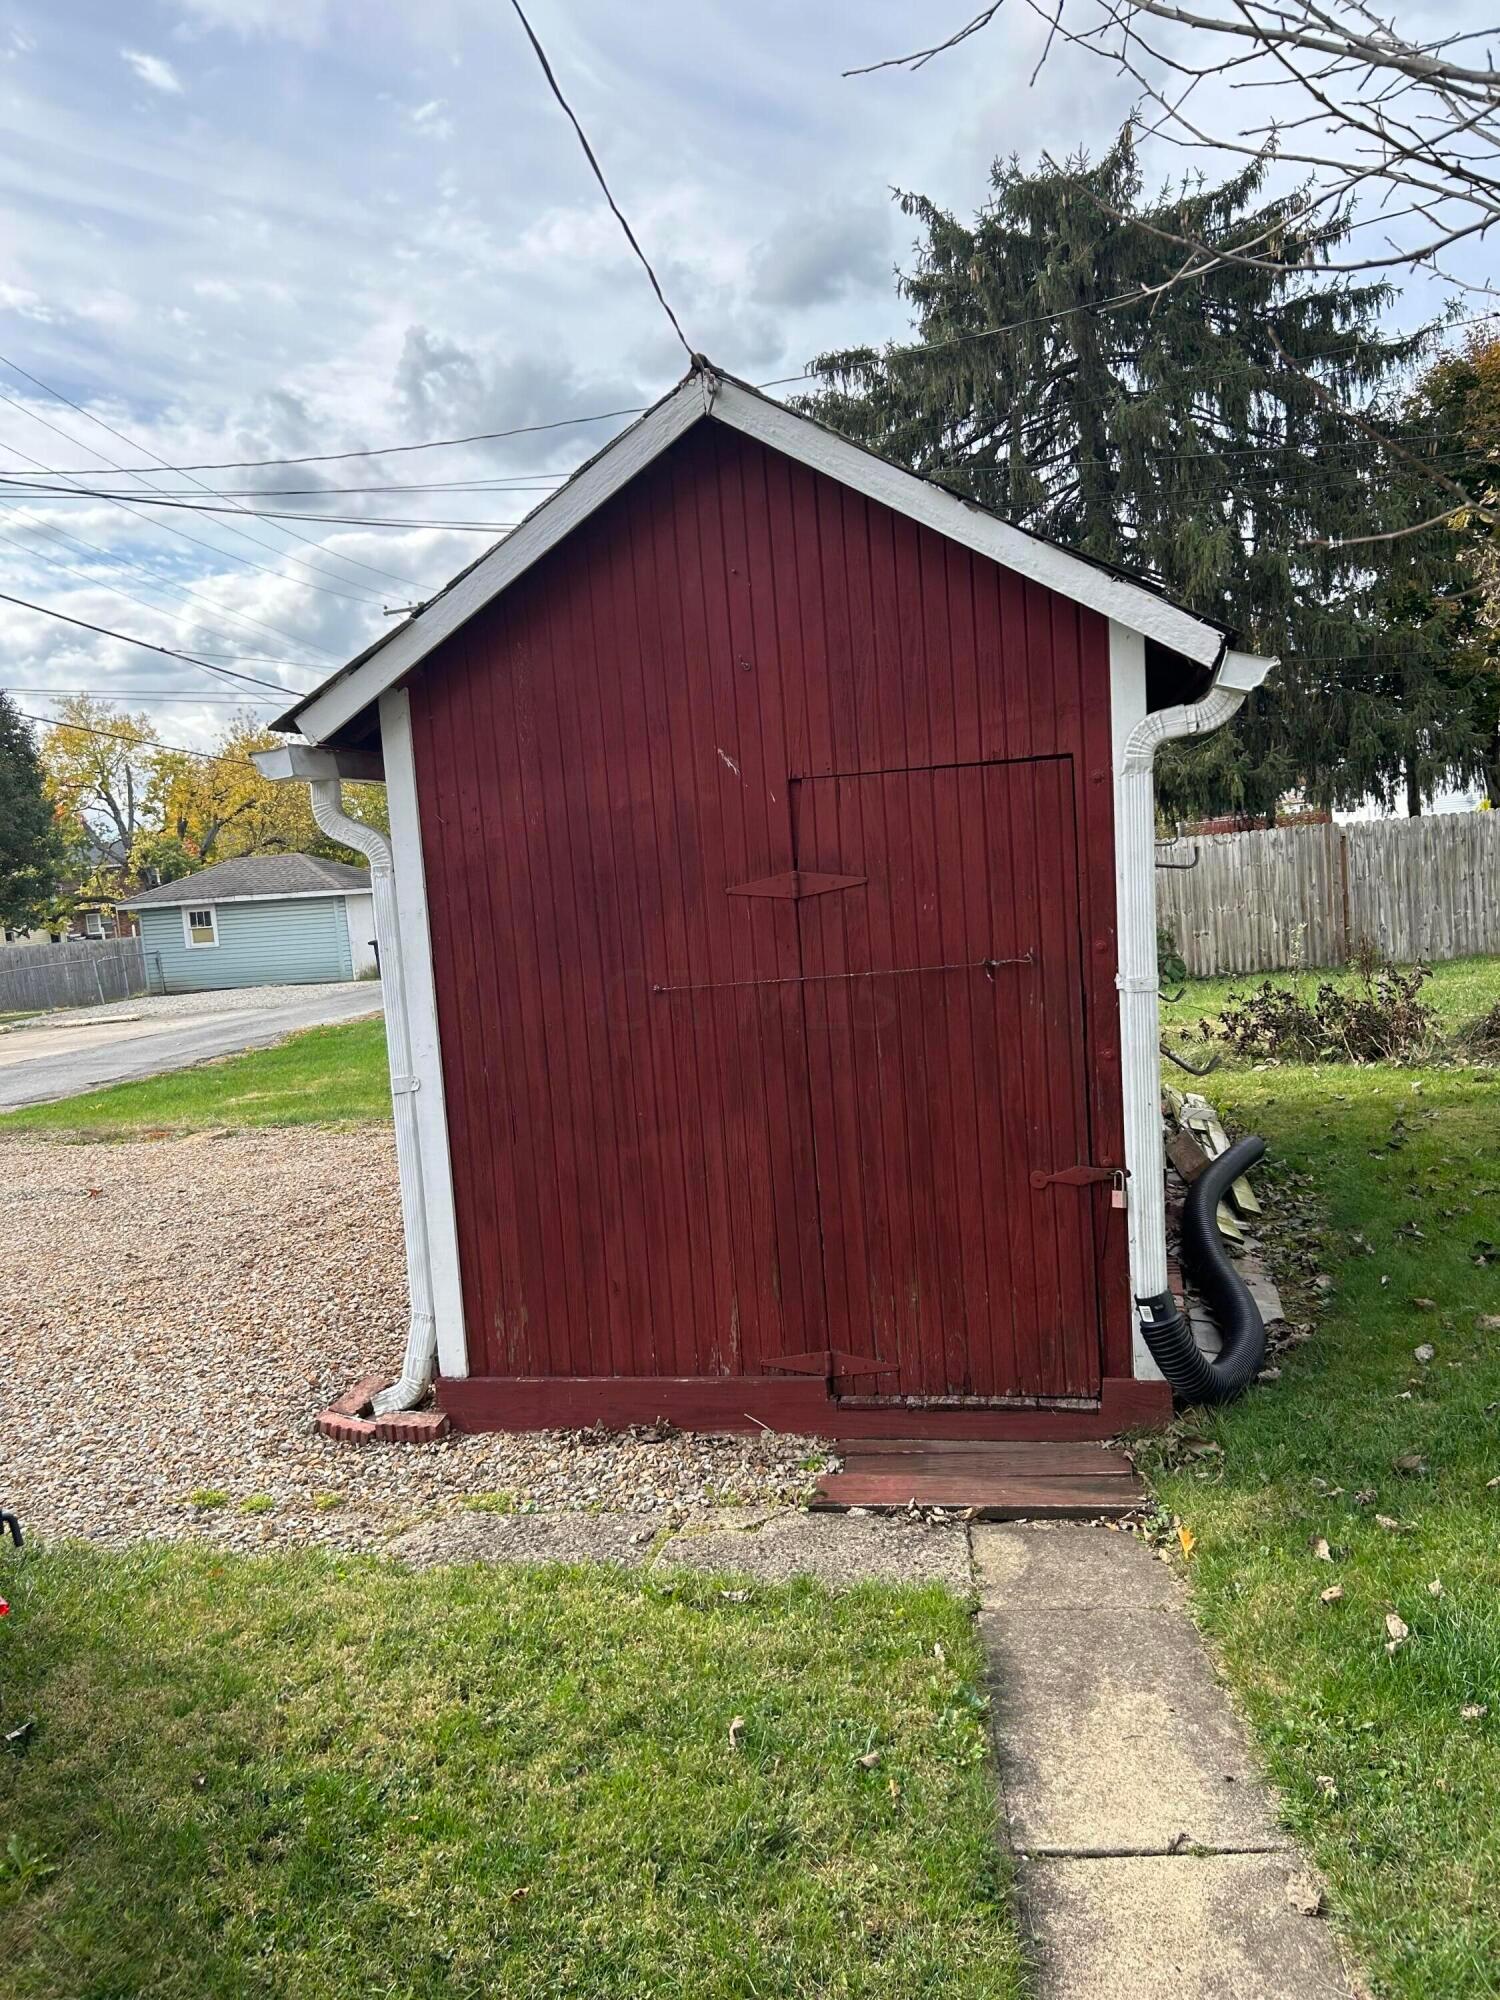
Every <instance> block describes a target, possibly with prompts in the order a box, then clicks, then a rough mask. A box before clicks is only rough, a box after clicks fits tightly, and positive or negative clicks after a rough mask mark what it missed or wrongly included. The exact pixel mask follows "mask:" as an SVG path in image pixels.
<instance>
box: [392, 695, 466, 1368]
mask: <svg viewBox="0 0 1500 2000" xmlns="http://www.w3.org/2000/svg"><path fill="white" fill-rule="evenodd" d="M380 734H381V741H382V743H383V745H384V750H385V795H386V806H387V809H388V811H389V814H390V823H391V852H392V856H393V859H394V861H395V866H396V910H397V918H398V923H399V932H400V939H399V949H400V952H401V961H402V969H403V972H404V975H405V984H406V1015H407V1032H408V1036H409V1043H410V1055H411V1071H412V1077H413V1080H414V1081H415V1083H416V1085H417V1091H416V1122H417V1140H418V1145H419V1147H420V1150H421V1155H422V1186H423V1191H424V1194H425V1198H426V1204H427V1255H428V1259H429V1261H430V1265H431V1272H432V1308H433V1313H434V1315H435V1317H436V1320H437V1354H438V1366H439V1367H440V1368H441V1370H442V1372H443V1374H444V1375H454V1376H457V1375H467V1374H468V1372H469V1348H468V1340H467V1336H466V1334H465V1330H464V1294H463V1282H462V1279H461V1277H460V1275H459V1267H458V1219H457V1214H456V1211H455V1208H454V1202H453V1164H452V1155H451V1153H450V1151H449V1145H448V1112H447V1102H446V1099H445V1097H444V1094H443V1063H442V1053H441V1049H440V1047H439V1043H438V1019H437V989H436V986H435V984H434V981H433V976H432V937H431V933H430V930H429V928H428V919H427V877H426V873H425V871H424V869H423V864H422V827H421V821H420V819H419V818H418V814H417V774H416V766H415V764H414V762H413V757H412V740H411V708H410V704H409V703H408V700H407V695H406V690H405V688H392V689H390V690H389V691H388V692H387V693H386V694H383V695H382V696H381V698H380ZM381 949H382V951H383V950H384V945H383V944H382V946H381Z"/></svg>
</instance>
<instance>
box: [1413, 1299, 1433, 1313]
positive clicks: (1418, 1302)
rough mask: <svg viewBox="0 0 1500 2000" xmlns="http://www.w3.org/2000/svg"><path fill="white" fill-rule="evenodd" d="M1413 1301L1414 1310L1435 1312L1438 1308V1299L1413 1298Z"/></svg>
mask: <svg viewBox="0 0 1500 2000" xmlns="http://www.w3.org/2000/svg"><path fill="white" fill-rule="evenodd" d="M1411 1303H1412V1310H1413V1312H1419V1313H1435V1312H1436V1311H1437V1309H1438V1302H1437V1300H1436V1299H1413V1300H1412V1302H1411Z"/></svg>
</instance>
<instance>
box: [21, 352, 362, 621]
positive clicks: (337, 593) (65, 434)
mask: <svg viewBox="0 0 1500 2000" xmlns="http://www.w3.org/2000/svg"><path fill="white" fill-rule="evenodd" d="M0 403H6V404H8V405H9V406H10V408H11V409H13V410H19V411H20V412H21V414H22V416H23V417H29V418H30V420H31V422H32V423H34V424H40V425H41V427H42V429H43V430H47V431H51V432H53V434H54V435H55V436H57V437H60V438H66V439H67V441H68V443H69V444H83V440H82V438H78V437H75V436H74V435H73V433H72V432H71V431H65V430H64V429H63V427H62V425H61V424H54V423H52V422H51V421H50V420H49V419H48V418H46V417H42V416H38V415H37V413H36V411H35V410H33V409H30V408H29V407H28V406H27V405H26V404H25V403H22V402H20V401H18V400H17V398H16V397H14V396H7V395H6V394H5V393H4V392H3V391H0ZM83 448H84V450H85V451H87V450H89V448H90V447H89V446H88V445H83ZM8 449H10V450H11V451H13V452H15V453H16V456H17V457H18V458H27V457H29V454H28V453H26V452H23V451H21V450H20V448H19V446H16V445H11V446H9V447H8ZM95 456H96V457H98V458H102V459H103V460H104V464H103V465H97V466H95V468H94V470H93V472H92V474H88V473H85V474H83V475H81V476H82V477H84V478H90V477H91V478H93V479H94V480H96V481H97V480H99V479H101V478H102V477H103V475H104V473H105V471H106V469H108V470H110V471H113V470H114V467H115V462H114V460H113V459H112V458H110V457H109V455H108V454H107V453H106V452H102V451H101V452H96V453H95ZM31 463H32V464H33V465H38V464H39V463H40V461H39V460H37V459H32V460H31ZM41 469H42V470H43V471H45V470H46V467H45V466H43V467H42V468H41ZM69 477H70V480H71V481H72V484H73V485H75V486H76V485H77V480H76V479H75V478H73V476H72V475H71V474H70V475H69ZM131 477H132V478H134V479H139V480H142V481H148V479H149V476H148V475H147V474H146V473H144V472H137V473H133V474H132V475H131ZM78 490H79V491H82V490H83V489H82V488H79V489H78ZM148 497H149V496H148V495H147V494H145V493H134V492H132V493H129V494H125V495H121V496H119V497H117V498H115V499H114V502H113V504H114V505H115V506H117V507H123V508H124V509H125V510H126V511H127V512H129V511H130V510H131V509H132V508H133V507H139V506H143V505H144V504H145V502H146V500H147V498H148ZM225 526H226V528H227V529H228V532H229V533H230V534H231V535H238V536H239V538H240V540H241V541H242V542H248V543H249V544H250V545H251V547H252V548H258V549H268V550H269V551H270V553H271V554H272V555H273V556H282V557H283V558H284V560H286V561H287V562H302V561H303V558H302V557H301V556H290V555H287V554H286V552H285V551H284V550H282V549H278V548H277V546H276V544H275V543H274V542H264V541H261V540H260V538H259V537H258V536H256V535H247V534H246V533H245V531H244V529H243V528H235V527H231V526H229V524H228V523H227V522H226V523H225ZM172 532H173V533H174V534H176V533H180V532H181V530H178V529H174V530H173V531H172ZM186 539H187V540H189V541H192V540H194V539H195V537H193V536H191V535H189V536H187V537H186ZM198 546H199V547H200V548H203V549H208V550H210V551H211V553H212V554H214V555H216V556H218V557H219V558H220V559H221V560H222V559H223V558H224V557H225V556H231V557H232V556H233V551H232V550H230V549H222V548H219V547H217V546H216V545H215V544H214V543H213V542H199V543H198ZM238 560H239V561H240V562H251V558H250V557H248V556H240V557H239V558H238ZM304 566H305V567H311V565H310V564H307V565H304ZM252 567H253V568H255V569H264V570H266V572H267V574H268V575H270V576H274V577H277V578H279V579H280V581H281V582H282V583H300V584H301V585H302V587H303V589H304V590H321V591H323V592H324V593H325V594H326V595H327V596H329V597H343V598H347V599H348V600H349V602H350V603H351V604H357V603H359V602H361V600H360V599H359V598H356V597H355V596H353V594H352V590H353V589H362V590H364V591H365V593H366V595H367V596H370V595H372V593H371V592H370V589H369V585H368V584H363V585H358V584H353V583H352V579H351V578H349V577H340V578H339V579H338V580H339V582H340V583H345V584H351V589H350V590H335V589H333V587H332V586H331V585H329V584H326V583H308V582H307V581H306V580H305V579H303V578H302V577H288V576H286V575H285V574H284V573H283V572H282V571H280V570H274V569H269V568H268V566H267V565H266V564H265V563H252Z"/></svg>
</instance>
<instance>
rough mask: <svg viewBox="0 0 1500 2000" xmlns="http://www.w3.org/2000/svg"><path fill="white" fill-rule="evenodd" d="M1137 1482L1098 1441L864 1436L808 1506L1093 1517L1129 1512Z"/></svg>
mask: <svg viewBox="0 0 1500 2000" xmlns="http://www.w3.org/2000/svg"><path fill="white" fill-rule="evenodd" d="M1145 1497H1146V1495H1145V1488H1144V1487H1143V1486H1142V1485H1141V1482H1140V1481H1139V1479H1137V1477H1136V1475H1135V1471H1134V1469H1133V1467H1132V1466H1131V1464H1130V1461H1129V1460H1128V1459H1127V1458H1126V1457H1125V1456H1124V1454H1123V1453H1121V1452H1117V1451H1109V1450H1106V1449H1105V1448H1104V1447H1103V1446H1100V1445H1051V1444H983V1443H967V1442H964V1443H960V1442H957V1441H953V1442H943V1443H938V1444H934V1443H931V1442H928V1441H926V1440H922V1441H913V1442H910V1443H908V1442H906V1441H905V1440H902V1439H886V1438H882V1439H878V1440H877V1439H871V1440H868V1441H861V1443H860V1444H858V1445H857V1446H852V1447H851V1448H850V1449H849V1451H847V1452H846V1453H845V1456H844V1468H843V1470H842V1472H834V1473H828V1474H825V1475H824V1477H823V1478H822V1479H821V1480H820V1481H819V1482H818V1490H817V1494H816V1497H815V1498H814V1500H813V1502H812V1504H813V1506H814V1507H815V1508H849V1507H869V1508H872V1509H876V1510H882V1509H883V1510H886V1511H889V1512H899V1511H901V1510H902V1509H904V1508H907V1507H910V1506H912V1505H913V1504H915V1505H916V1506H918V1507H951V1508H954V1509H955V1510H958V1511H961V1512H964V1513H971V1514H972V1515H973V1516H974V1518H976V1519H978V1520H986V1521H1013V1520H1022V1519H1024V1520H1059V1521H1076V1520H1097V1519H1098V1518H1100V1517H1101V1516H1107V1517H1109V1518H1111V1519H1117V1518H1119V1517H1120V1516H1121V1515H1124V1514H1129V1513H1132V1512H1134V1510H1135V1509H1136V1508H1137V1507H1139V1506H1140V1505H1141V1504H1142V1503H1143V1502H1144V1500H1145Z"/></svg>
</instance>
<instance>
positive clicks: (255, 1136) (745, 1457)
mask: <svg viewBox="0 0 1500 2000" xmlns="http://www.w3.org/2000/svg"><path fill="white" fill-rule="evenodd" d="M405 1315H406V1285H405V1276H404V1272H403V1268H402V1255H401V1228H400V1217H399V1212H398V1207H397V1198H396V1166H395V1150H394V1146H393V1143H392V1140H391V1136H390V1134H389V1132H388V1131H386V1130H384V1129H379V1130H370V1129H363V1130H360V1131H356V1132H347V1131H345V1132H333V1131H319V1130H316V1129H299V1130H290V1131H269V1132H257V1133H242V1134H232V1135H230V1134H225V1135H215V1134H200V1135H197V1136H194V1137H191V1138H185V1139H170V1140H160V1141H139V1142H129V1143H120V1144H107V1145H106V1144H98V1145H88V1144H78V1143H66V1142H59V1141H50V1140H49V1141H41V1140H30V1139H19V1138H18V1139H9V1140H0V1356H3V1361H4V1375H3V1384H4V1386H3V1389H0V1505H5V1506H8V1507H13V1508H14V1509H15V1510H16V1511H17V1512H18V1513H19V1514H20V1516H21V1519H22V1521H23V1523H24V1525H25V1526H26V1527H27V1528H28V1529H29V1530H31V1531H32V1532H34V1533H35V1535H36V1536H37V1537H38V1538H40V1539H47V1538H55V1537H58V1536H64V1535H82V1536H88V1537H90V1538H92V1539H94V1540H98V1541H103V1542H111V1543H122V1542H126V1541H130V1540H133V1539H136V1538H138V1537H142V1536H159V1537H160V1536H164V1537H169V1538H174V1539H176V1538H182V1537H186V1536H204V1535H206V1536H211V1537H213V1538H215V1539H218V1540H222V1541H225V1542H228V1543H231V1544H233V1545H235V1546H239V1547H255V1546H257V1545H259V1544H261V1543H264V1542H271V1543H277V1542H282V1541H285V1540H293V1541H299V1542H300V1541H320V1542H330V1543H337V1544H340V1545H343V1546H349V1547H362V1548H372V1547H379V1546H381V1545H382V1544H383V1543H384V1542H385V1541H386V1539H387V1538H388V1537H390V1536H392V1535H395V1534H398V1533H400V1532H401V1531H402V1530H403V1529H406V1528H410V1527H412V1526H414V1525H415V1524H417V1523H419V1522H421V1521H423V1520H427V1519H431V1518H434V1517H438V1516H442V1515H445V1514H453V1513H456V1512H460V1511H462V1510H463V1508H464V1505H465V1502H466V1501H468V1502H469V1503H470V1504H471V1505H472V1504H473V1502H474V1501H475V1500H476V1499H477V1500H479V1501H480V1503H481V1504H482V1505H485V1506H492V1507H497V1508H499V1507H504V1506H506V1505H510V1504H516V1505H521V1506H533V1505H535V1506H541V1507H546V1508H549V1509H550V1508H595V1507H610V1508H619V1509H624V1510H627V1511H630V1512H633V1513H638V1514H640V1515H642V1516H645V1517H646V1519H645V1521H644V1522H643V1527H644V1528H648V1529H649V1528H650V1527H653V1526H655V1525H658V1524H665V1522H666V1521H667V1520H668V1519H669V1518H670V1515H671V1513H672V1512H673V1511H674V1510H697V1509H702V1508H707V1507H709V1506H711V1505H713V1504H715V1503H723V1502H724V1501H726V1500H736V1501H744V1502H764V1501H768V1500H773V1499H777V1498H784V1497H787V1496H788V1495H791V1494H793V1493H796V1492H800V1491H802V1490H804V1489H805V1488H806V1487H807V1486H808V1485H809V1484H810V1482H811V1477H812V1474H811V1473H810V1472H809V1470H808V1469H807V1468H808V1462H809V1460H810V1458H812V1457H813V1455H814V1454H815V1453H816V1450H817V1447H816V1446H815V1445H813V1444H812V1443H810V1442H809V1441H807V1440H800V1439H795V1438H785V1437H775V1436H771V1435H769V1434H767V1435H757V1436H755V1437H751V1438H688V1437H681V1436H675V1435H672V1436H667V1437H665V1438H661V1439H654V1440H653V1439H648V1438H644V1437H641V1436H639V1435H629V1436H626V1437H623V1438H619V1437H594V1436H592V1435H591V1434H588V1433H577V1432H572V1433H568V1432H544V1433H536V1432H533V1433H528V1434H519V1435H515V1436H485V1437H466V1438H452V1439H448V1440H446V1441H444V1442H443V1443H440V1444H435V1445H421V1446H411V1445H373V1446H366V1447H357V1446H350V1445H335V1444H330V1443H329V1442H328V1441H327V1440H325V1439H323V1438H320V1437H319V1436H318V1435H317V1433H316V1431H315V1429H314V1419H315V1417H316V1415H317V1413H318V1411H319V1410H320V1409H322V1408H323V1407H324V1406H325V1405H326V1404H327V1403H328V1402H329V1400H330V1399H331V1398H332V1397H333V1396H335V1395H337V1394H338V1393H339V1392H340V1391H342V1390H343V1389H345V1388H347V1387H348V1385H349V1384H350V1382H351V1381H353V1380H354V1379H355V1378H356V1377H358V1376H360V1375H364V1374H368V1373H371V1372H373V1371H374V1370H375V1369H378V1368H381V1367H385V1368H388V1369H389V1370H390V1371H391V1372H392V1373H393V1374H394V1372H395V1369H396V1364H397V1361H398V1359H399V1355H400V1351H401V1345H402V1340H403V1337H404V1333H405ZM816 1463H817V1464H818V1465H819V1466H821V1464H822V1463H823V1460H822V1459H821V1458H819V1459H817V1460H816ZM194 1493H199V1494H204V1493H222V1494H224V1495H225V1496H227V1497H226V1499H225V1501H224V1503H223V1504H222V1505H207V1504H202V1503H201V1502H199V1503H195V1502H194V1501H193V1499H192V1498H191V1496H192V1495H193V1494H194ZM247 1501H248V1502H250V1503H251V1504H250V1508H249V1509H246V1507H245V1504H244V1503H245V1502H247ZM267 1501H268V1502H269V1505H268V1506H267V1505H266V1502H267ZM262 1510H263V1511H262Z"/></svg>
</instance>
